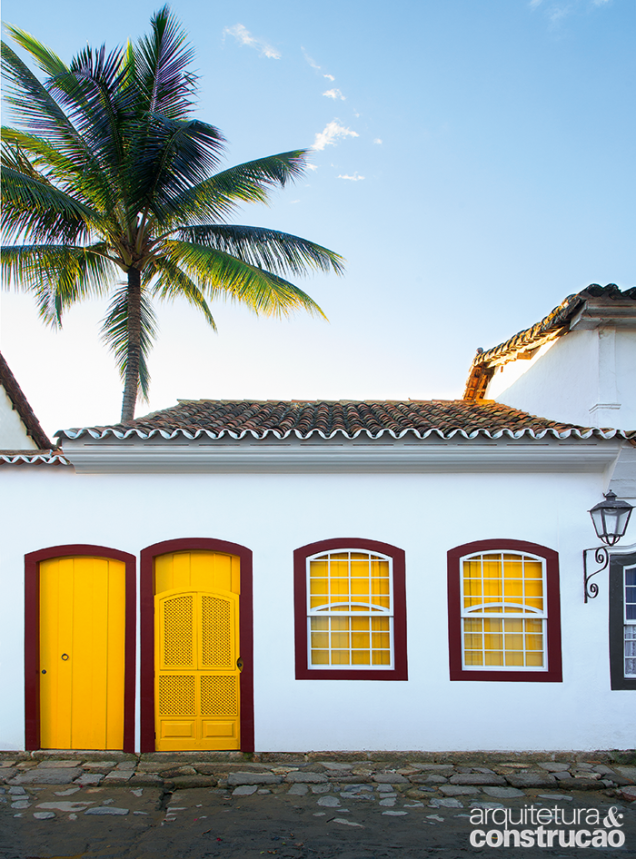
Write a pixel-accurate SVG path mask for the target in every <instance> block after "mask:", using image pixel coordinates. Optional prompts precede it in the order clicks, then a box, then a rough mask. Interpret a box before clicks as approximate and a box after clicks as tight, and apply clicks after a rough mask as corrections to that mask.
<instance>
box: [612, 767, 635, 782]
mask: <svg viewBox="0 0 636 859" xmlns="http://www.w3.org/2000/svg"><path fill="white" fill-rule="evenodd" d="M616 769H617V770H618V771H619V773H620V774H621V775H624V776H625V778H629V779H631V780H632V781H636V767H616Z"/></svg>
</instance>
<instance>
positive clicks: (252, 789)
mask: <svg viewBox="0 0 636 859" xmlns="http://www.w3.org/2000/svg"><path fill="white" fill-rule="evenodd" d="M257 790H258V785H256V784H241V785H239V786H238V787H236V788H234V790H233V791H232V796H251V795H252V794H253V793H256V791H257Z"/></svg>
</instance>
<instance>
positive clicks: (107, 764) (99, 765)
mask: <svg viewBox="0 0 636 859" xmlns="http://www.w3.org/2000/svg"><path fill="white" fill-rule="evenodd" d="M116 765H117V761H87V762H86V763H84V764H82V769H83V770H86V771H87V772H90V773H102V774H103V775H106V773H109V772H110V771H111V770H112V769H114V768H115V766H116Z"/></svg>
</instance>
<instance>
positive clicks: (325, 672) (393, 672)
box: [294, 537, 408, 680]
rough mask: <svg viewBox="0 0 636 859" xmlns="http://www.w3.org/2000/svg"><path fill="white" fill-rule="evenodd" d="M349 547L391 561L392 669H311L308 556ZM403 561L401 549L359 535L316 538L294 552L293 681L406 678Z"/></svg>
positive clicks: (404, 567) (404, 579)
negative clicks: (308, 618) (308, 634)
mask: <svg viewBox="0 0 636 859" xmlns="http://www.w3.org/2000/svg"><path fill="white" fill-rule="evenodd" d="M342 549H352V550H355V551H361V552H378V553H380V554H382V555H388V556H389V557H390V558H391V560H392V561H393V565H392V566H393V665H394V667H393V668H390V669H386V668H377V669H375V668H366V669H350V670H348V669H340V668H310V667H309V664H308V649H307V558H309V557H310V556H311V555H316V554H318V553H320V552H332V551H338V550H342ZM405 572H406V564H405V554H404V551H403V549H398V548H397V546H391V545H390V544H389V543H380V542H379V541H378V540H364V539H361V538H359V537H356V538H351V539H344V538H339V539H336V540H319V541H318V542H316V543H309V544H308V545H306V546H301V547H300V548H299V549H296V550H295V551H294V617H295V639H296V640H295V650H296V680H408V663H407V652H406V575H405Z"/></svg>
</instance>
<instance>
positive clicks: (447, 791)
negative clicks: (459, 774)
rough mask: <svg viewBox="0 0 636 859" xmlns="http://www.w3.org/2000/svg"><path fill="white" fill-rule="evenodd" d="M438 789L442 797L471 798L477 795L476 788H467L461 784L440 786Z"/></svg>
mask: <svg viewBox="0 0 636 859" xmlns="http://www.w3.org/2000/svg"><path fill="white" fill-rule="evenodd" d="M439 789H440V792H441V793H443V794H444V796H472V795H473V794H475V793H479V791H478V790H477V788H476V787H468V785H463V784H441V785H440V786H439Z"/></svg>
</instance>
